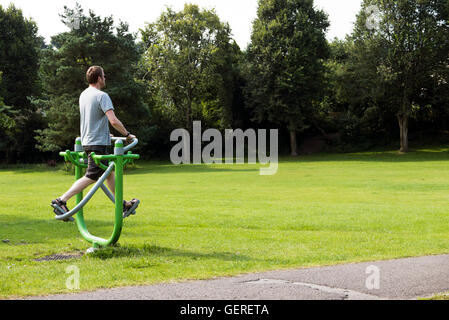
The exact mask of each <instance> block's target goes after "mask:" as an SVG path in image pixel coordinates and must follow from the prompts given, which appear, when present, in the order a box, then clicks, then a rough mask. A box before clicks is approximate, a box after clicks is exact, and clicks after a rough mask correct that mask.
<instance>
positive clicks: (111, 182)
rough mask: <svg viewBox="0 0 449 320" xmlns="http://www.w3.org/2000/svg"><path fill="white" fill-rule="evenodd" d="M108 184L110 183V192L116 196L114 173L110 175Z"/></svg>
mask: <svg viewBox="0 0 449 320" xmlns="http://www.w3.org/2000/svg"><path fill="white" fill-rule="evenodd" d="M107 182H108V187H109V190H110V191H111V192H112V194H113V195H114V196H115V175H114V173H113V172H112V173H111V174H110V175H109V177H108V179H107Z"/></svg>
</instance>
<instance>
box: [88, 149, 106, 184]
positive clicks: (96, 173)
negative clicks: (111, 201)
mask: <svg viewBox="0 0 449 320" xmlns="http://www.w3.org/2000/svg"><path fill="white" fill-rule="evenodd" d="M83 149H84V152H86V153H87V155H88V164H87V171H86V178H89V179H91V180H94V181H98V179H100V177H101V176H102V175H103V173H104V170H103V169H101V168H100V167H99V166H97V165H96V164H95V161H94V159H92V157H91V156H90V154H91V153H92V152H95V154H96V155H107V154H109V153H108V147H107V146H87V147H83ZM101 163H103V164H104V165H105V166H107V165H108V162H107V161H105V160H103V161H101Z"/></svg>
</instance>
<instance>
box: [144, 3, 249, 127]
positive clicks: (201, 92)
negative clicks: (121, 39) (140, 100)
mask: <svg viewBox="0 0 449 320" xmlns="http://www.w3.org/2000/svg"><path fill="white" fill-rule="evenodd" d="M141 33H142V39H143V45H144V47H145V49H146V52H145V54H144V57H143V61H142V66H143V67H144V68H145V69H146V70H147V73H146V76H145V79H146V81H147V83H148V86H149V90H150V91H151V93H152V94H153V96H154V97H155V99H156V101H157V102H156V105H157V112H158V114H159V117H160V119H161V120H162V122H165V123H166V124H167V123H168V124H169V126H171V127H179V126H183V127H185V128H187V129H191V127H192V121H193V120H202V121H203V122H205V126H214V127H226V126H227V125H229V124H230V122H231V118H232V115H230V113H231V111H230V110H231V104H232V100H233V88H234V86H233V82H234V79H235V70H234V69H233V66H234V65H235V63H236V59H238V55H239V53H240V49H239V48H238V46H237V45H236V44H235V42H231V39H230V33H231V31H230V28H229V25H228V24H227V23H222V22H221V21H220V20H219V18H218V16H217V14H216V13H215V11H214V10H200V9H199V8H198V6H196V5H188V4H187V5H185V7H184V9H183V10H182V11H180V12H175V11H173V10H172V9H170V8H167V10H166V11H165V12H163V13H162V14H161V16H160V17H159V19H158V20H157V22H155V23H152V24H148V25H147V26H146V28H145V29H144V30H141Z"/></svg>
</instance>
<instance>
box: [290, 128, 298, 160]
mask: <svg viewBox="0 0 449 320" xmlns="http://www.w3.org/2000/svg"><path fill="white" fill-rule="evenodd" d="M290 148H291V151H292V153H291V155H292V157H297V156H298V145H297V143H296V130H290Z"/></svg>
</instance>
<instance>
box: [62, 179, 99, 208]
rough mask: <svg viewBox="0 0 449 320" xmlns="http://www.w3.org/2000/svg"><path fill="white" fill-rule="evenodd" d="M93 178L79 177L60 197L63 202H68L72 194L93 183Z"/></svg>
mask: <svg viewBox="0 0 449 320" xmlns="http://www.w3.org/2000/svg"><path fill="white" fill-rule="evenodd" d="M94 183H95V180H92V179H89V178H87V177H82V178H81V179H79V180H77V181H76V182H75V183H74V184H73V186H72V187H71V188H70V189H69V191H67V192H66V193H65V194H64V195H63V196H62V197H60V198H59V199H61V200H62V201H64V202H68V201H69V200H70V199H71V198H72V197H73V196H75V195H77V194H78V193H80V192H82V191H83V190H84V189H86V188H87V187H88V186H90V185H91V184H94Z"/></svg>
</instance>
